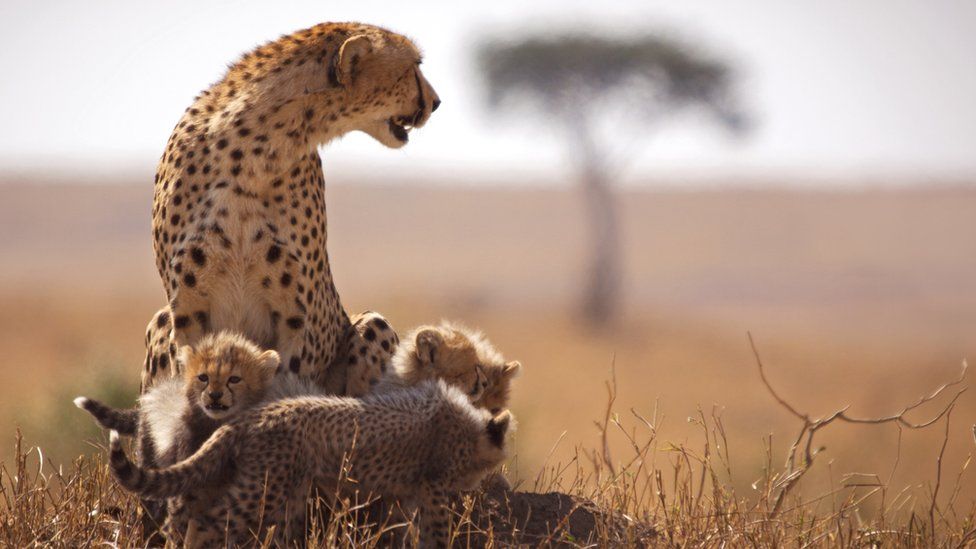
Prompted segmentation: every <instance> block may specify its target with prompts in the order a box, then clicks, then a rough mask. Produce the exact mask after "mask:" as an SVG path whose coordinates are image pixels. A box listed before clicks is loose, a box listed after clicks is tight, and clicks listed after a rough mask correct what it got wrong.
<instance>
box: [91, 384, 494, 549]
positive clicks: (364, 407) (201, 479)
mask: <svg viewBox="0 0 976 549" xmlns="http://www.w3.org/2000/svg"><path fill="white" fill-rule="evenodd" d="M510 423H511V415H510V414H509V412H508V411H505V412H502V413H501V414H498V415H495V416H492V415H491V414H490V413H489V412H487V411H486V410H483V409H478V408H475V407H474V406H472V404H471V402H470V400H469V399H468V397H467V395H465V394H464V393H463V392H461V391H460V390H458V389H457V388H455V387H451V386H448V385H447V384H445V383H444V382H443V381H436V382H435V381H425V382H422V383H420V384H419V385H417V386H414V387H408V388H402V389H396V390H391V391H390V392H387V393H384V394H371V395H367V396H366V397H363V398H353V397H336V396H306V397H301V398H293V399H283V400H277V401H273V402H269V403H267V404H264V405H262V406H260V407H258V408H256V409H254V410H252V411H251V412H249V413H246V414H243V415H241V416H239V417H237V418H235V419H233V420H231V421H230V422H229V423H228V424H226V425H224V426H222V427H220V428H219V429H218V430H217V431H216V432H215V433H214V434H213V436H212V437H211V438H210V439H209V440H207V442H206V443H205V444H204V445H203V446H202V447H201V448H200V450H199V451H197V452H196V453H195V454H193V455H192V456H190V457H189V458H188V459H185V460H183V461H181V462H179V463H176V464H175V465H172V466H170V467H167V468H163V469H148V468H143V467H140V466H138V465H135V464H133V463H132V462H131V461H129V458H128V457H127V456H126V454H125V452H124V450H123V449H122V446H121V444H120V442H119V436H118V434H117V433H115V432H114V431H113V432H112V434H111V436H110V441H111V442H110V451H111V456H110V464H111V468H112V473H113V475H114V476H115V478H116V480H118V482H119V484H121V485H122V486H123V487H124V488H125V489H127V490H129V491H132V492H135V493H136V494H139V495H140V496H141V497H145V498H157V499H162V498H175V499H179V498H191V497H194V494H195V493H198V492H199V491H201V490H208V489H210V490H213V489H212V488H210V487H209V484H210V483H213V482H214V479H215V478H219V477H220V476H221V475H220V473H221V472H222V471H225V470H233V471H234V472H235V473H234V475H233V477H231V478H224V479H223V482H224V484H222V485H220V487H219V489H220V491H221V496H220V497H217V498H214V499H209V500H207V503H206V505H198V506H197V507H196V508H195V509H194V514H193V524H192V526H191V530H192V532H193V535H192V537H193V542H192V545H220V546H225V545H226V546H235V545H237V544H241V543H248V542H252V541H254V540H261V541H267V539H268V537H269V536H270V537H271V538H273V539H272V543H280V544H287V543H288V541H289V540H294V539H303V536H304V534H305V528H304V525H305V513H306V508H307V505H306V498H307V496H308V494H309V491H310V489H311V487H313V486H314V487H319V489H320V490H322V487H325V488H326V489H325V490H322V491H323V492H324V493H327V494H329V493H332V494H337V495H339V496H340V497H347V496H352V495H353V494H354V493H355V492H357V491H358V492H360V493H372V494H374V495H379V496H381V497H382V498H383V500H384V501H387V502H393V501H395V502H399V503H400V505H401V506H402V507H403V508H404V509H406V510H407V511H408V512H410V513H412V512H413V511H416V512H417V513H418V515H419V518H420V524H419V526H420V534H421V541H422V544H423V545H424V546H438V547H446V546H447V542H448V534H449V525H450V516H449V510H448V509H447V507H446V504H448V501H449V498H450V496H451V495H452V494H455V493H457V492H460V491H465V490H472V489H474V488H476V487H477V486H478V484H479V483H480V482H481V481H482V480H483V479H484V477H485V476H486V475H487V474H489V473H490V472H491V471H492V470H494V469H495V468H497V467H498V466H499V465H500V464H501V463H502V461H503V460H504V459H505V438H506V433H507V432H508V430H509V426H510ZM347 458H349V459H348V460H347ZM344 464H345V466H346V467H348V478H350V479H354V481H351V482H343V483H341V484H339V483H337V480H336V479H337V478H340V472H341V471H342V470H343V467H344ZM329 487H331V489H329ZM189 535H190V534H189V533H188V536H189Z"/></svg>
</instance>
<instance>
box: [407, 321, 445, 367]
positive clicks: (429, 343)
mask: <svg viewBox="0 0 976 549" xmlns="http://www.w3.org/2000/svg"><path fill="white" fill-rule="evenodd" d="M414 342H415V345H416V347H417V359H418V360H419V361H420V363H421V364H424V365H426V366H433V365H434V360H435V359H436V358H437V349H438V348H439V347H440V346H441V345H442V344H443V343H444V336H442V335H441V333H440V332H439V331H437V330H435V329H434V328H424V329H423V330H420V331H419V332H417V335H416V336H415V337H414Z"/></svg>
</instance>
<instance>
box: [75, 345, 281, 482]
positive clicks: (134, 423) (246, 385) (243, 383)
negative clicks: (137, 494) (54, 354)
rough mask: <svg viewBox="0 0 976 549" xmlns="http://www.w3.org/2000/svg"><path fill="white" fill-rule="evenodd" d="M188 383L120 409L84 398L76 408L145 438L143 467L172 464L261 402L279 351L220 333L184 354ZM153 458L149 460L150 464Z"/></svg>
mask: <svg viewBox="0 0 976 549" xmlns="http://www.w3.org/2000/svg"><path fill="white" fill-rule="evenodd" d="M180 355H181V356H180V360H181V361H182V363H183V364H185V366H186V367H185V370H184V375H183V379H182V380H180V379H178V378H176V379H170V380H166V381H165V382H161V383H159V384H158V385H156V386H154V387H152V388H151V389H150V390H149V391H148V392H146V394H144V395H142V396H141V397H140V398H139V406H138V407H136V408H129V409H117V408H112V407H110V406H106V405H105V404H102V403H101V402H99V401H97V400H94V399H90V398H86V397H78V398H76V399H75V401H74V402H75V405H76V406H78V407H79V408H81V409H83V410H85V411H87V412H88V413H90V414H91V415H92V416H93V417H94V418H95V421H96V422H97V423H98V424H99V425H100V426H101V427H103V428H105V429H112V430H115V431H118V432H119V433H120V434H122V435H127V436H135V435H138V436H139V441H140V447H141V450H140V451H141V453H142V457H143V458H144V461H143V463H144V464H146V465H150V464H154V465H157V466H158V465H169V464H171V463H175V462H177V461H179V460H180V459H183V458H185V457H187V456H189V455H190V454H192V453H193V452H195V451H196V450H197V448H199V447H200V445H201V444H203V442H204V441H205V440H206V439H207V438H208V437H209V436H210V435H211V434H212V433H213V432H214V431H215V430H216V429H217V427H219V426H220V425H222V424H223V423H224V422H226V421H227V420H228V419H229V418H231V417H233V416H235V415H236V414H238V413H240V412H241V411H242V410H246V409H247V408H250V407H252V406H253V405H255V404H257V403H258V402H259V401H261V400H262V399H263V398H264V396H265V393H266V392H267V390H268V388H269V386H270V385H271V381H272V379H273V378H274V376H275V372H276V371H277V370H278V364H279V359H278V353H276V352H274V351H262V350H261V349H259V348H258V347H257V346H256V345H254V344H253V343H251V341H250V340H248V339H246V338H245V337H243V336H241V335H238V334H235V333H231V332H220V333H217V334H210V335H207V336H206V337H204V338H203V339H202V340H200V341H199V342H198V343H197V344H196V345H195V346H194V347H190V346H185V347H183V348H182V349H181V350H180ZM146 458H149V459H148V461H145V459H146Z"/></svg>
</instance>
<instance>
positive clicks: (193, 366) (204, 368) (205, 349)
mask: <svg viewBox="0 0 976 549" xmlns="http://www.w3.org/2000/svg"><path fill="white" fill-rule="evenodd" d="M179 359H180V361H181V362H182V363H183V367H184V375H185V378H184V379H185V390H186V397H187V399H188V400H189V402H190V404H191V405H192V406H198V407H199V408H200V409H201V410H202V411H203V413H204V414H206V415H207V416H208V417H210V418H211V419H216V420H224V419H227V418H229V417H231V416H233V415H235V414H237V413H238V412H240V411H241V410H243V409H245V408H247V407H249V406H251V405H252V404H254V403H256V402H257V401H258V400H260V399H261V398H262V397H263V396H264V393H265V391H266V390H267V388H268V386H269V385H270V384H271V380H272V379H273V378H274V375H275V372H277V370H278V365H279V363H280V359H279V357H278V353H276V352H274V351H264V352H262V351H261V350H260V349H258V348H257V346H255V345H254V344H253V343H251V342H250V341H248V340H246V339H245V338H243V337H241V336H238V335H234V334H228V333H225V332H222V333H220V334H216V335H210V336H207V337H205V338H204V339H202V340H201V341H200V342H199V343H197V344H196V345H195V346H194V347H190V346H189V345H188V346H185V347H183V348H182V349H181V350H180V357H179Z"/></svg>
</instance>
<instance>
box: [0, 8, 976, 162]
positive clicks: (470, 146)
mask: <svg viewBox="0 0 976 549" xmlns="http://www.w3.org/2000/svg"><path fill="white" fill-rule="evenodd" d="M344 20H359V21H363V22H369V23H375V24H379V25H382V26H386V27H388V28H391V29H393V30H396V31H399V32H402V33H404V34H407V35H408V36H410V37H412V38H413V39H414V40H415V41H416V42H417V43H418V45H419V46H420V47H421V48H422V49H423V50H424V52H425V61H424V65H423V68H424V71H425V74H426V75H427V77H428V79H429V80H430V81H431V83H432V84H433V85H434V86H435V88H436V89H437V91H438V93H439V94H440V96H441V98H442V99H443V101H444V103H443V106H442V107H441V109H440V110H439V111H438V112H437V113H436V114H435V115H434V117H433V118H432V119H431V121H430V123H429V124H428V126H427V127H425V128H423V129H421V130H417V131H416V132H415V133H414V134H413V135H412V139H411V143H410V144H409V145H408V146H407V147H406V148H404V149H402V150H398V151H392V150H389V149H385V148H383V147H382V146H380V145H379V144H377V143H375V142H373V141H372V140H371V139H369V138H367V137H365V136H363V135H354V136H350V137H348V138H346V139H344V140H342V142H340V143H334V144H332V145H330V146H329V147H328V148H327V149H326V150H325V152H324V158H325V162H326V171H327V173H328V172H329V171H330V170H332V171H333V173H338V174H355V173H364V174H367V175H371V176H376V175H379V176H388V177H390V178H391V179H392V180H396V179H397V178H400V179H406V178H412V179H411V180H415V179H417V178H421V179H423V178H425V177H430V178H436V179H438V180H445V179H451V178H456V179H458V180H459V181H467V180H472V179H479V180H481V179H490V180H492V181H497V180H498V179H501V178H502V176H503V175H504V174H505V173H506V172H508V171H509V170H515V171H517V172H518V173H521V174H528V175H531V176H533V177H537V178H539V179H542V180H559V179H565V178H567V176H569V175H571V172H570V171H569V168H568V166H566V164H565V162H564V160H565V158H566V152H565V151H564V149H563V148H562V147H561V144H562V143H561V141H560V136H559V135H558V134H557V133H554V132H552V131H550V130H549V129H548V128H546V127H545V125H544V124H540V123H538V122H535V121H532V120H528V121H524V122H520V123H516V122H514V121H513V120H512V119H510V118H505V119H498V118H497V117H494V116H491V115H490V114H488V113H487V112H486V110H485V109H484V107H483V95H482V88H481V82H480V80H479V76H478V74H477V72H476V70H475V67H474V66H473V64H472V54H473V49H474V47H473V45H474V43H475V40H476V39H478V38H479V37H483V36H498V35H502V36H514V35H516V34H519V33H529V32H533V31H535V30H550V29H562V28H572V27H574V26H577V27H579V26H583V27H585V28H586V29H588V30H589V31H590V32H606V33H620V32H628V31H639V30H645V29H646V30H656V29H664V30H667V31H669V32H671V33H672V34H676V35H677V36H679V37H683V38H684V39H685V40H686V41H688V42H689V43H691V44H693V45H697V46H699V47H701V48H703V49H707V50H713V51H716V52H718V53H720V54H721V55H723V56H726V57H728V58H730V59H732V60H733V61H736V62H737V63H738V66H739V69H740V72H741V73H742V80H741V86H740V91H741V95H742V97H743V98H744V100H745V103H746V105H747V106H748V107H749V109H750V111H751V112H752V114H753V118H754V119H755V121H756V124H757V125H756V127H755V129H754V131H753V132H752V133H751V134H750V135H749V136H748V137H747V138H746V139H744V140H741V141H735V140H732V139H729V138H728V137H727V136H725V135H723V134H722V133H721V132H718V131H715V130H713V129H710V128H708V127H707V126H701V127H699V126H698V125H695V124H684V125H681V126H672V127H671V128H669V129H664V130H662V131H655V132H654V137H653V139H649V140H648V142H647V145H646V148H644V149H643V151H644V152H643V154H641V156H640V158H639V161H638V162H637V163H636V164H635V166H634V167H633V168H632V169H631V170H630V171H629V172H628V173H627V174H626V175H625V177H626V179H628V180H630V181H637V180H641V179H648V178H650V179H654V180H659V179H665V180H666V179H668V178H673V179H680V178H682V177H686V176H687V177H704V178H710V179H722V180H734V179H743V178H749V177H752V176H762V177H770V176H773V177H775V178H777V181H799V180H803V179H810V178H812V179H817V178H827V179H830V178H839V179H841V180H844V181H851V180H857V179H858V178H861V179H863V178H871V177H881V178H883V179H884V178H888V179H890V180H899V181H904V180H932V179H940V178H972V177H973V176H974V175H976V2H972V1H967V0H958V1H948V0H938V1H926V2H921V1H911V2H908V1H901V0H859V1H853V2H852V1H850V0H820V1H817V2H809V1H790V2H788V1H783V0H742V1H736V2H728V1H723V0H716V1H682V2H662V1H649V0H641V1H633V2H625V1H613V0H602V1H600V2H593V1H592V0H588V1H575V0H533V1H532V2H529V1H526V0H522V1H510V0H493V1H492V2H480V3H472V2H456V1H455V2H450V1H412V2H376V1H367V0H356V1H351V2H328V1H314V2H313V1H291V2H287V1H276V2H267V1H265V2H256V1H239V0H221V1H206V2H205V1H174V0H167V1H161V0H154V1H147V0H139V1H131V0H126V1H121V0H98V1H89V2H79V1H77V0H73V1H47V2H44V1H37V0H34V1H29V0H3V2H2V3H0V127H2V131H0V171H8V172H9V171H11V170H13V171H42V172H43V171H51V170H55V171H64V170H65V167H66V166H80V169H81V170H83V171H85V172H86V173H90V174H95V175H96V176H112V175H118V174H125V175H132V174H134V175H136V176H139V177H141V176H145V175H146V174H148V179H149V180H151V174H152V171H153V166H154V165H155V162H156V159H157V158H158V156H159V154H160V152H161V151H162V148H163V146H164V144H165V141H166V139H167V137H168V136H169V133H170V131H171V130H172V127H173V125H174V124H175V123H176V121H177V120H178V118H179V117H180V115H181V114H182V112H183V110H184V109H185V107H186V106H187V105H188V104H189V102H190V101H191V100H192V98H193V97H194V96H195V95H196V94H197V93H198V92H199V91H200V90H201V89H203V88H205V87H206V86H207V85H209V84H210V83H211V82H213V81H214V80H216V79H217V78H218V77H219V76H220V75H221V73H222V72H223V69H224V67H225V66H226V65H227V63H228V62H230V61H232V60H233V59H235V58H236V57H237V56H238V55H239V54H240V53H242V52H243V51H246V50H248V49H250V48H252V47H253V46H255V45H257V44H259V43H261V42H264V41H266V40H268V39H273V38H275V37H277V36H278V35H279V34H281V33H287V32H291V31H294V30H297V29H300V28H304V27H307V26H310V25H312V24H315V23H318V22H321V21H344ZM478 174H480V175H478ZM784 175H785V176H786V177H782V176H784ZM523 179H524V178H522V179H520V180H523Z"/></svg>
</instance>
